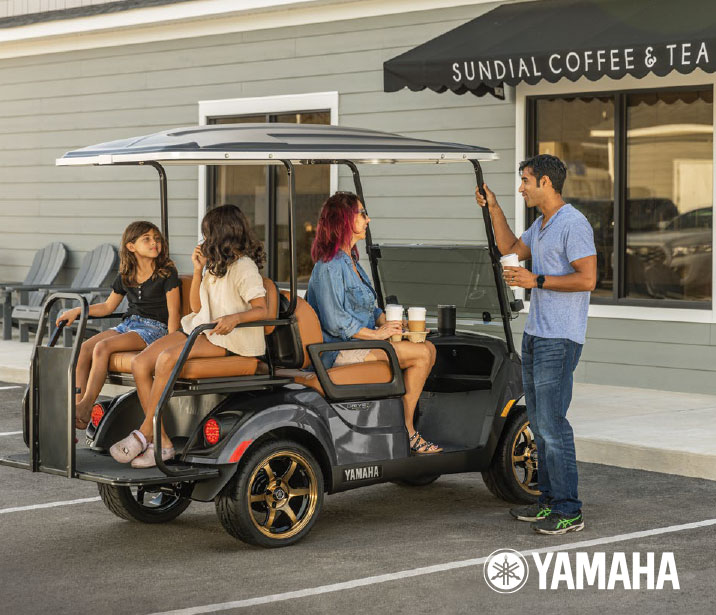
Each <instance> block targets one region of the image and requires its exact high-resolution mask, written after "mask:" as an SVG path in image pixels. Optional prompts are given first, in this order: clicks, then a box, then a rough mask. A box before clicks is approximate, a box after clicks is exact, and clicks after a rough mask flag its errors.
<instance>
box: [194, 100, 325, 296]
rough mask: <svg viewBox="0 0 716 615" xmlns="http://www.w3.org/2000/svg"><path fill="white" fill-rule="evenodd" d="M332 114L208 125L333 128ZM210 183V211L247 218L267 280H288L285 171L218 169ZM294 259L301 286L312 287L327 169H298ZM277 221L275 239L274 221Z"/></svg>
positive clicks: (231, 119)
mask: <svg viewBox="0 0 716 615" xmlns="http://www.w3.org/2000/svg"><path fill="white" fill-rule="evenodd" d="M330 119H331V118H330V112H329V111H315V112H308V113H305V112H301V113H281V114H272V115H251V116H231V117H221V118H209V120H208V123H209V124H246V123H254V122H280V123H288V124H330ZM208 177H209V182H208V199H207V202H208V203H209V207H214V206H216V205H223V204H225V203H231V204H234V205H238V206H239V207H240V208H241V209H242V211H243V212H244V213H245V214H246V215H247V216H248V218H249V220H250V221H251V223H252V224H253V225H254V228H255V229H256V233H257V235H258V236H259V237H260V238H261V239H263V240H264V247H265V249H266V254H267V257H268V259H267V261H268V262H267V265H266V267H265V268H264V271H263V273H264V275H268V276H270V277H271V278H272V279H274V280H277V281H279V282H286V281H288V279H289V257H288V250H289V245H288V186H287V176H286V171H285V169H284V168H283V167H279V166H261V165H256V166H254V165H251V166H214V167H210V172H209V175H208ZM295 177H296V254H297V260H298V262H297V269H298V281H299V282H304V283H306V282H308V278H309V277H310V276H311V270H312V269H313V263H312V261H311V244H312V243H313V238H314V237H315V234H316V221H317V220H318V214H319V212H320V209H321V205H322V204H323V202H324V201H325V200H326V198H327V197H328V194H329V191H330V167H329V165H310V166H309V165H306V166H300V165H299V166H297V167H296V176H295ZM273 220H275V221H276V224H275V228H276V232H275V235H273V234H272V233H271V229H272V227H273V225H272V224H270V221H273Z"/></svg>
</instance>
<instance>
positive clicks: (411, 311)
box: [408, 307, 428, 331]
mask: <svg viewBox="0 0 716 615" xmlns="http://www.w3.org/2000/svg"><path fill="white" fill-rule="evenodd" d="M427 313H428V311H427V309H425V308H424V307H409V308H408V331H425V317H426V316H427Z"/></svg>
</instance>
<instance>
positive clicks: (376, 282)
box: [341, 160, 385, 310]
mask: <svg viewBox="0 0 716 615" xmlns="http://www.w3.org/2000/svg"><path fill="white" fill-rule="evenodd" d="M341 162H342V163H343V164H345V165H346V166H347V167H348V168H349V169H350V170H351V173H353V184H354V186H355V189H356V194H357V195H358V198H359V199H360V202H361V203H363V208H364V209H365V211H366V213H368V208H367V207H366V204H365V197H364V196H363V184H362V183H361V180H360V173H359V172H358V167H357V166H356V165H355V163H354V162H352V161H351V160H342V161H341ZM365 249H366V252H367V253H368V260H369V261H370V274H371V276H372V277H373V286H374V287H375V293H376V295H377V296H378V307H379V308H380V309H381V310H384V309H385V301H384V299H383V287H382V285H381V283H380V272H379V271H378V260H377V258H376V255H375V251H374V250H373V237H372V235H371V233H370V225H368V227H367V228H366V230H365Z"/></svg>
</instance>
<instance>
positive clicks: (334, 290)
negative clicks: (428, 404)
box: [306, 192, 442, 455]
mask: <svg viewBox="0 0 716 615" xmlns="http://www.w3.org/2000/svg"><path fill="white" fill-rule="evenodd" d="M369 222H370V218H369V217H368V214H367V213H366V211H365V209H364V208H363V204H362V203H361V202H360V201H359V200H358V197H357V196H356V195H355V194H352V193H350V192H336V194H334V195H333V196H331V197H329V198H328V200H327V201H326V202H325V203H324V204H323V208H322V209H321V214H320V216H319V218H318V226H317V228H316V238H315V240H314V241H313V246H312V247H311V257H312V258H313V262H314V263H315V266H314V268H313V272H312V273H311V279H310V280H309V281H308V291H307V292H306V300H307V301H308V303H309V304H310V305H311V307H312V308H313V309H314V310H315V311H316V314H318V319H319V320H320V321H321V329H322V330H323V339H324V341H326V342H344V341H351V340H355V341H358V340H388V339H390V336H391V335H395V334H399V333H402V324H401V323H398V322H386V321H385V314H384V313H383V311H382V310H381V309H380V308H378V307H377V306H376V294H375V290H374V289H373V287H372V286H371V284H370V281H369V280H368V276H367V275H366V273H365V271H363V268H362V267H361V266H360V265H359V264H358V248H357V247H356V243H357V242H358V241H359V240H360V239H365V233H366V230H367V228H368V223H369ZM391 344H393V348H395V354H396V355H397V356H398V361H399V362H400V367H401V368H402V369H403V379H404V381H405V395H404V396H403V412H404V415H405V427H406V428H407V430H408V435H409V437H410V449H411V451H413V452H414V453H416V454H419V455H424V454H431V453H439V452H441V451H442V449H441V448H440V447H438V446H436V445H435V444H433V443H431V442H428V441H427V440H425V439H424V438H423V437H422V436H421V435H420V434H419V433H418V432H417V431H416V430H415V427H414V425H413V416H414V414H415V407H416V406H417V404H418V398H419V397H420V393H421V391H422V390H423V386H424V385H425V381H426V380H427V378H428V375H429V374H430V370H431V369H432V367H433V365H434V364H435V346H433V345H432V344H431V343H430V342H427V341H426V342H425V343H423V344H414V343H412V342H408V341H400V342H391ZM321 359H322V360H323V363H324V365H325V366H326V368H329V367H337V366H340V365H348V364H351V363H362V362H364V361H380V360H383V359H385V354H384V352H383V351H382V350H369V349H367V348H363V349H361V348H356V349H355V350H341V351H340V352H338V351H334V352H325V353H323V355H322V357H321Z"/></svg>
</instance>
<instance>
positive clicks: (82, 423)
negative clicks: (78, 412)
mask: <svg viewBox="0 0 716 615" xmlns="http://www.w3.org/2000/svg"><path fill="white" fill-rule="evenodd" d="M91 420H92V419H86V420H85V419H83V418H81V417H79V416H76V417H75V429H87V427H88V426H89V424H90V421H91Z"/></svg>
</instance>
